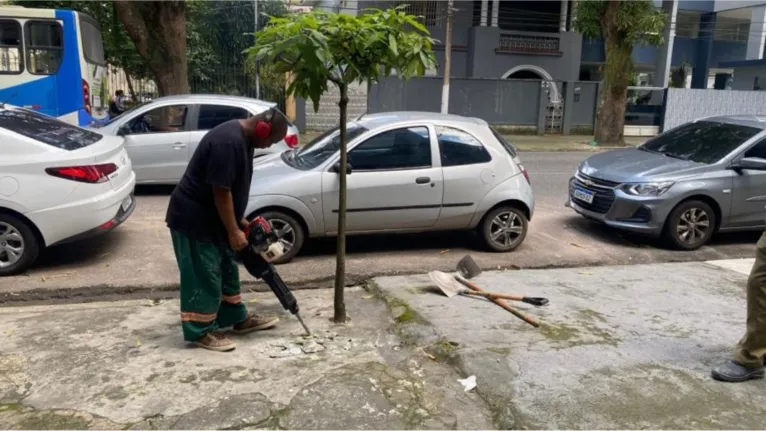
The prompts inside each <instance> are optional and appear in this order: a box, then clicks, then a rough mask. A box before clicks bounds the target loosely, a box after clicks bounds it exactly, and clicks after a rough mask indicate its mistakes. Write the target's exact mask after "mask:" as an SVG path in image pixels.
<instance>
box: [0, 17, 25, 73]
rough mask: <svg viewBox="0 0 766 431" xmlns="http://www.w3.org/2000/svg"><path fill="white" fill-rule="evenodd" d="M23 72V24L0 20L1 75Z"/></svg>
mask: <svg viewBox="0 0 766 431" xmlns="http://www.w3.org/2000/svg"><path fill="white" fill-rule="evenodd" d="M22 70H24V62H23V60H22V57H21V24H19V22H18V21H13V20H0V74H17V73H21V71H22Z"/></svg>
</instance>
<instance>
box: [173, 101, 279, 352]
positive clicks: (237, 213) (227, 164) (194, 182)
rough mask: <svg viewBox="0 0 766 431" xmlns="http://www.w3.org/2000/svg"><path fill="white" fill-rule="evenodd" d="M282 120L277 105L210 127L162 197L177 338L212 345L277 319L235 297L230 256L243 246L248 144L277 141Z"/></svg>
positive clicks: (227, 345)
mask: <svg viewBox="0 0 766 431" xmlns="http://www.w3.org/2000/svg"><path fill="white" fill-rule="evenodd" d="M286 134H287V119H286V118H285V116H284V114H282V113H281V112H279V110H277V109H273V108H272V109H269V110H268V111H266V112H265V113H262V114H259V115H256V116H252V117H250V118H248V119H246V120H229V121H227V122H225V123H222V124H220V125H218V126H216V127H215V128H213V129H211V130H210V131H209V132H207V133H206V134H205V136H204V137H203V138H202V140H201V141H200V143H199V145H198V146H197V149H196V150H195V151H194V155H192V157H191V160H190V161H189V164H188V166H187V168H186V172H185V173H184V175H183V177H182V178H181V181H180V183H179V184H178V185H177V186H176V188H175V190H173V193H172V195H171V197H170V204H169V205H168V210H167V215H166V219H165V221H166V223H167V226H168V228H169V229H170V235H171V238H172V240H173V250H174V251H175V256H176V261H177V263H178V268H179V271H180V274H181V322H182V328H183V336H184V340H186V341H188V342H191V343H194V344H196V345H197V346H200V347H203V348H206V349H209V350H215V351H230V350H234V348H235V347H236V343H235V342H234V341H233V340H231V339H230V338H229V337H227V336H226V335H225V334H223V333H222V332H220V330H221V329H223V328H227V327H232V332H234V333H235V334H245V333H249V332H252V331H256V330H260V329H267V328H270V327H273V326H274V325H276V323H277V322H278V321H279V319H278V318H277V317H266V316H259V315H257V314H248V312H247V308H246V307H245V305H244V304H243V303H242V298H241V296H240V280H239V267H238V266H237V262H236V261H235V254H236V253H237V252H239V251H241V250H242V249H244V248H245V247H247V239H246V238H245V234H244V232H243V229H244V228H245V227H246V226H247V220H246V219H244V215H245V214H244V213H245V208H246V206H247V201H248V196H249V192H250V181H251V178H252V175H253V157H254V150H255V148H268V147H270V146H271V145H273V144H275V143H277V142H279V141H281V140H282V139H284V137H285V135H286Z"/></svg>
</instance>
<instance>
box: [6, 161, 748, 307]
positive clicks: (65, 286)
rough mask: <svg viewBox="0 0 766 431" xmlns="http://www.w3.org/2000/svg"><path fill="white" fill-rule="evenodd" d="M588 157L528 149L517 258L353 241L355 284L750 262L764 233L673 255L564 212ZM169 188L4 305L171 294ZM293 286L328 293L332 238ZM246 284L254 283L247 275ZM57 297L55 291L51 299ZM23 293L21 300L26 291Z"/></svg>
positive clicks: (63, 257)
mask: <svg viewBox="0 0 766 431" xmlns="http://www.w3.org/2000/svg"><path fill="white" fill-rule="evenodd" d="M588 155H589V154H588V153H582V152H581V153H565V152H555V153H532V152H528V153H522V161H523V162H524V164H525V166H526V167H527V169H528V170H529V172H530V175H531V179H532V186H533V188H534V191H535V197H536V212H535V215H534V218H533V220H532V223H531V224H530V230H529V234H528V236H527V239H526V240H525V242H524V244H522V246H521V247H519V248H518V249H517V250H516V251H515V252H513V253H502V254H495V253H484V252H482V251H479V249H478V247H477V240H476V238H475V237H474V236H473V235H471V234H468V233H433V234H426V235H388V236H366V237H349V238H348V242H347V249H348V250H347V251H348V253H347V282H348V283H350V284H351V283H357V282H360V281H362V280H366V279H368V278H370V277H372V276H377V275H392V274H412V273H424V272H427V271H430V270H434V269H437V270H443V271H449V270H453V269H454V268H455V264H456V263H457V261H458V260H459V259H460V258H461V257H462V256H464V255H465V254H466V253H470V254H471V255H472V256H473V257H474V259H475V260H476V261H477V263H479V265H481V266H482V267H483V268H484V269H497V268H508V267H515V266H517V267H521V268H540V267H558V266H586V265H609V264H634V263H652V262H678V261H694V260H714V259H730V258H742V257H752V252H753V245H754V244H755V242H756V241H757V238H758V236H759V233H747V234H734V235H721V236H718V237H716V238H714V241H713V242H712V243H711V244H710V245H709V246H706V247H703V248H702V249H700V250H697V251H695V252H678V251H672V250H668V249H665V248H664V247H662V246H661V245H660V244H658V243H657V242H656V241H653V240H650V239H645V238H641V237H635V236H631V235H627V234H624V233H620V232H617V231H614V230H611V229H609V228H606V227H603V226H600V225H597V224H594V223H592V222H589V221H587V220H585V219H583V218H582V217H580V216H578V215H577V214H575V213H573V212H572V211H571V210H570V209H568V208H566V207H564V202H565V199H566V190H567V180H568V178H569V176H570V175H571V174H572V173H573V171H574V170H575V169H576V167H577V165H578V164H579V162H580V161H581V160H583V159H585V158H586V157H588ZM170 191H171V188H167V187H153V188H146V187H142V188H139V190H138V194H139V196H138V197H137V201H138V207H137V209H136V212H135V213H134V214H133V215H132V216H131V218H130V219H129V220H128V221H127V222H126V223H125V224H124V225H122V226H120V227H119V228H118V229H117V230H115V231H114V232H112V233H110V234H109V235H107V236H104V237H101V238H96V239H93V240H89V241H86V242H79V243H73V244H68V245H62V246H60V247H54V248H51V249H50V250H47V251H45V252H44V253H43V254H42V256H41V258H40V260H39V262H38V265H37V267H36V268H35V269H34V270H32V271H30V272H29V273H28V274H26V275H21V276H17V277H11V278H4V279H0V286H1V287H0V302H2V301H9V300H13V299H14V298H15V299H18V298H27V297H29V298H33V297H34V298H37V297H39V298H41V299H42V298H45V297H47V296H51V295H53V296H59V297H67V296H73V295H75V296H76V295H82V296H90V295H101V294H107V293H108V294H122V293H130V292H136V291H144V290H145V289H154V290H160V291H172V290H174V289H175V286H176V285H177V283H178V272H177V268H176V264H175V260H174V257H173V249H172V246H171V243H170V237H169V235H168V232H167V229H166V228H165V225H164V222H163V220H164V216H165V210H166V208H167V201H168V195H169V193H170ZM279 270H280V274H281V275H282V277H283V278H284V279H285V281H287V282H288V283H290V284H291V286H295V287H298V286H302V287H324V286H328V285H330V284H331V283H332V280H333V278H334V274H335V241H334V239H323V240H313V241H309V242H308V243H307V244H306V248H305V249H304V251H303V252H302V253H301V254H300V255H299V256H298V257H297V258H296V259H295V260H294V261H293V262H291V263H290V264H287V265H282V266H280V267H279ZM241 273H242V278H243V280H245V281H246V282H248V283H253V279H252V278H251V277H250V276H249V274H247V273H246V272H245V271H244V270H243V271H241ZM51 292H53V293H51ZM22 293H23V294H22Z"/></svg>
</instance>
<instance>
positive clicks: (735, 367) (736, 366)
mask: <svg viewBox="0 0 766 431" xmlns="http://www.w3.org/2000/svg"><path fill="white" fill-rule="evenodd" d="M711 375H712V377H713V378H714V379H715V380H718V381H721V382H744V381H747V380H751V379H762V378H763V375H764V367H758V368H748V367H745V366H744V365H742V364H740V363H739V362H737V361H734V360H729V361H727V362H724V363H723V364H721V365H719V366H718V367H716V368H714V369H713V371H712V373H711Z"/></svg>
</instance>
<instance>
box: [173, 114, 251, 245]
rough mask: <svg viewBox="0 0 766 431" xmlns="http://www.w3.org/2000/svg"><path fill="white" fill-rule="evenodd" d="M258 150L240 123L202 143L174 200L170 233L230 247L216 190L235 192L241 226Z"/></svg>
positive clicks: (228, 125)
mask: <svg viewBox="0 0 766 431" xmlns="http://www.w3.org/2000/svg"><path fill="white" fill-rule="evenodd" d="M253 155H254V149H253V147H252V145H250V143H249V142H248V141H247V139H246V137H245V132H244V129H243V128H242V125H241V124H240V123H239V120H230V121H227V122H225V123H223V124H220V125H218V126H217V127H215V128H213V129H212V130H210V131H209V132H207V134H205V136H204V137H203V138H202V140H201V141H200V143H199V145H198V146H197V149H196V150H195V151H194V155H193V156H192V158H191V160H190V161H189V165H188V166H187V167H186V172H185V173H184V176H183V177H182V178H181V182H180V183H179V184H178V186H176V188H175V190H173V194H172V195H171V196H170V204H169V205H168V211H167V216H166V218H165V222H166V223H167V226H168V227H169V228H170V229H173V230H177V231H179V232H181V233H184V234H186V235H187V236H189V237H191V238H193V239H196V240H199V241H207V242H215V243H220V244H228V243H229V241H228V234H227V233H226V228H225V226H224V224H223V221H221V217H220V216H219V215H218V209H217V208H216V206H215V200H214V198H213V186H220V187H223V188H226V189H229V190H231V196H232V198H233V200H234V216H235V217H236V221H237V223H239V221H240V220H241V219H242V218H243V217H244V214H245V209H246V207H247V200H248V196H249V194H250V193H249V192H250V180H251V179H252V176H253Z"/></svg>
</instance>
